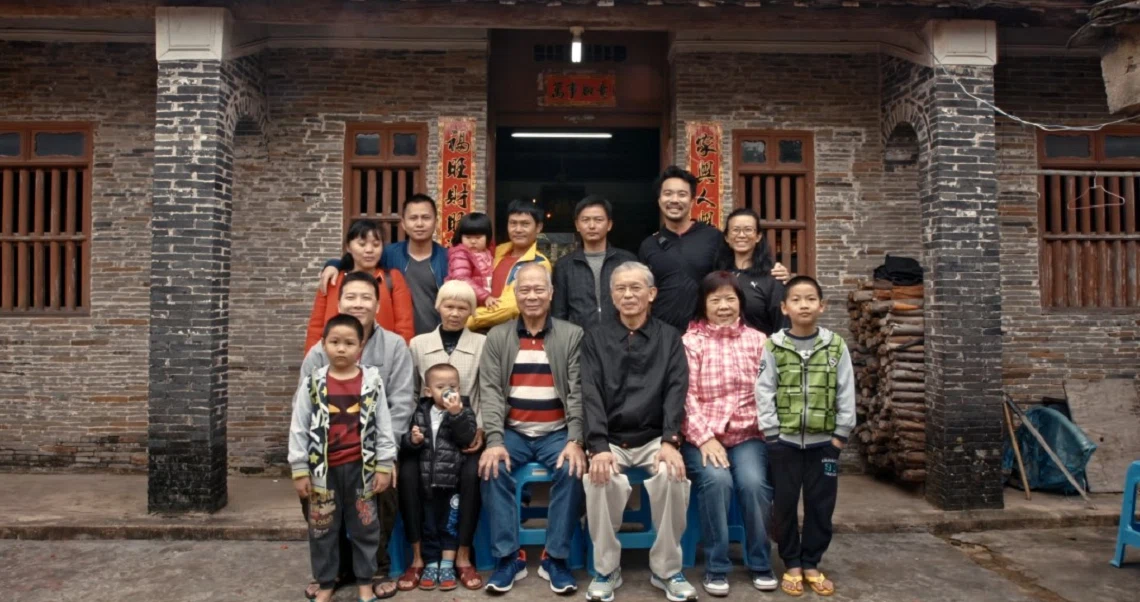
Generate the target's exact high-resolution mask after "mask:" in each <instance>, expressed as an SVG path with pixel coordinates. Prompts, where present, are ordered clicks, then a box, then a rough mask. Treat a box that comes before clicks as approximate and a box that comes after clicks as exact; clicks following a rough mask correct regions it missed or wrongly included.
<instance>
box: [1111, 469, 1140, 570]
mask: <svg viewBox="0 0 1140 602" xmlns="http://www.w3.org/2000/svg"><path fill="white" fill-rule="evenodd" d="M1137 486H1140V460H1138V461H1136V462H1133V463H1132V465H1131V466H1129V467H1128V473H1127V474H1126V475H1125V477H1124V503H1123V504H1121V506H1120V529H1119V530H1118V531H1117V533H1116V555H1115V556H1113V558H1112V565H1113V566H1115V567H1117V568H1120V565H1121V564H1123V563H1124V547H1125V546H1132V547H1134V548H1140V521H1137V520H1136V487H1137Z"/></svg>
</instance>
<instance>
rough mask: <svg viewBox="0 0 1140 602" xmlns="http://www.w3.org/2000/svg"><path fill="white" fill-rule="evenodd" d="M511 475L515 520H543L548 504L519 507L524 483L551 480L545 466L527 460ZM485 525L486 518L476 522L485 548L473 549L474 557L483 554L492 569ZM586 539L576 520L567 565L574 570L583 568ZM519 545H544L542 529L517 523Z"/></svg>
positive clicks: (544, 530) (489, 542)
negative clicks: (515, 509) (482, 534)
mask: <svg viewBox="0 0 1140 602" xmlns="http://www.w3.org/2000/svg"><path fill="white" fill-rule="evenodd" d="M511 475H512V476H513V477H514V478H515V504H516V507H517V508H518V509H519V520H520V521H521V522H526V521H528V520H530V519H536V518H537V519H545V518H547V517H548V516H549V514H550V508H549V507H546V506H534V505H533V503H532V504H531V505H530V506H523V505H522V500H523V488H525V487H526V485H527V484H528V483H551V482H553V481H554V477H553V476H551V474H550V471H549V470H547V469H546V467H545V466H543V465H542V464H539V463H537V462H531V463H529V464H525V465H523V466H520V467H518V468H516V469H514V470H513V471H512V472H511ZM485 524H486V520H482V521H480V527H479V528H480V529H481V530H483V531H484V532H485V537H486V539H485V542H484V544H483V545H485V546H486V547H485V548H484V549H483V550H482V552H483V553H482V554H480V553H479V552H480V551H479V550H476V555H475V556H476V558H479V557H480V556H485V557H487V558H489V559H490V562H491V567H489V568H493V567H494V559H493V558H491V535H490V532H489V531H488V530H487V529H488V528H487V527H485V526H484V525H485ZM588 539H589V538H588V537H587V536H586V534H585V532H584V531H583V530H582V525H581V522H580V521H579V524H578V525H577V527H576V528H575V529H574V536H573V538H572V539H571V540H570V558H569V559H568V561H567V564H568V565H569V566H570V568H571V569H575V570H577V569H581V568H582V567H584V566H585V565H586V561H585V555H586V540H588ZM475 544H476V546H479V545H480V540H479V532H478V531H476V533H475ZM519 545H520V546H542V545H546V529H536V528H533V527H523V526H522V525H520V526H519ZM479 570H484V569H482V568H480V569H479Z"/></svg>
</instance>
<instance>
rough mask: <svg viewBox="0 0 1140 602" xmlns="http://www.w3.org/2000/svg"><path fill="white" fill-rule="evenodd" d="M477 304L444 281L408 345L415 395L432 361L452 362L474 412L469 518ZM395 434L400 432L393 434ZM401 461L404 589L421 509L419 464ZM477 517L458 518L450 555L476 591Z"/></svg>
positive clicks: (464, 507) (464, 487) (475, 461)
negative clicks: (428, 326)
mask: <svg viewBox="0 0 1140 602" xmlns="http://www.w3.org/2000/svg"><path fill="white" fill-rule="evenodd" d="M476 307H477V302H476V300H475V291H474V290H473V289H472V288H471V285H469V284H467V283H466V282H462V281H459V280H451V281H448V282H444V283H443V286H441V287H440V289H439V294H438V295H437V296H436V300H435V308H436V310H438V311H439V316H440V322H441V323H440V326H439V327H438V328H436V329H435V330H433V331H431V332H427V333H424V334H421V335H419V336H417V337H415V338H413V339H412V342H411V345H410V348H411V352H412V362H413V363H414V364H415V375H416V383H415V388H416V391H417V395H422V394H423V387H424V385H423V382H424V379H423V376H424V373H425V372H427V370H428V368H431V367H432V366H434V365H436V364H451V365H452V366H455V368H456V369H458V370H459V394H460V395H461V396H463V397H466V398H467V399H468V400H469V401H470V403H471V409H472V410H473V411H474V412H475V417H476V423H477V424H478V427H479V430H478V431H477V434H476V436H475V441H474V442H473V443H472V444H471V446H470V447H468V448H467V449H465V450H463V452H464V454H466V459H465V461H464V463H463V467H462V469H461V470H460V476H459V499H460V506H459V513H460V515H468V516H474V515H478V514H479V473H478V467H479V455H478V452H479V451H480V450H481V449H482V448H483V417H482V415H481V414H480V412H479V360H480V358H481V357H482V355H483V341H484V340H486V337H484V336H483V335H481V334H477V333H474V332H471V331H470V330H468V329H467V328H466V325H467V319H468V318H469V317H470V316H471V314H473V313H475V308H476ZM397 436H399V434H397ZM407 462H408V461H407V460H406V459H403V458H402V459H401V460H400V475H399V482H400V487H399V492H400V513H401V514H402V515H403V516H404V529H405V535H406V537H407V540H408V542H409V543H411V544H412V552H413V559H412V563H411V565H410V566H409V567H408V569H407V571H405V572H404V574H403V575H402V576H401V577H400V579H399V580H398V581H397V587H399V588H400V589H401V590H403V591H408V590H411V589H415V588H416V587H417V586H418V585H419V582H420V577H421V576H422V574H423V570H424V560H423V557H422V556H421V554H420V535H421V534H420V529H419V526H420V524H421V521H420V520H419V517H420V513H421V512H422V511H423V508H422V503H421V500H419V499H416V492H418V491H419V490H420V488H419V483H418V479H419V467H418V466H417V465H416V462H415V459H414V458H413V459H412V461H411V463H410V465H409V466H407V467H405V466H404V464H405V463H407ZM477 523H478V521H477V520H472V521H460V523H459V524H460V531H459V548H458V550H457V552H456V557H455V570H456V573H457V574H458V577H459V582H460V583H461V584H462V585H463V586H464V587H466V588H468V589H479V588H481V587H482V586H483V580H482V578H480V577H479V575H478V573H476V572H475V567H474V566H473V565H472V562H471V558H472V556H471V544H472V542H473V540H474V538H475V529H474V527H475V525H476V524H477Z"/></svg>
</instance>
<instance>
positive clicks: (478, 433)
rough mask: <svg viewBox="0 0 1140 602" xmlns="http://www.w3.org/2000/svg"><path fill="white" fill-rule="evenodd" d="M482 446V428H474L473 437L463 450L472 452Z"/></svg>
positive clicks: (467, 452) (468, 452) (466, 452)
mask: <svg viewBox="0 0 1140 602" xmlns="http://www.w3.org/2000/svg"><path fill="white" fill-rule="evenodd" d="M482 447H483V429H475V438H474V439H472V440H471V445H468V446H467V449H465V450H463V453H465V454H473V453H475V452H477V451H479V450H480V449H481V448H482Z"/></svg>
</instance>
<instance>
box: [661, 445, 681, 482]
mask: <svg viewBox="0 0 1140 602" xmlns="http://www.w3.org/2000/svg"><path fill="white" fill-rule="evenodd" d="M654 463H655V464H657V466H658V467H660V466H661V464H662V463H664V464H665V470H666V471H668V472H669V475H668V476H669V477H670V478H672V479H673V480H675V481H684V480H685V460H684V459H683V458H681V452H680V451H679V450H678V449H677V448H676V447H674V446H673V445H672V444H670V443H665V442H662V443H661V451H658V452H657V458H656V461H655V462H654Z"/></svg>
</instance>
